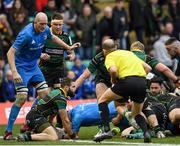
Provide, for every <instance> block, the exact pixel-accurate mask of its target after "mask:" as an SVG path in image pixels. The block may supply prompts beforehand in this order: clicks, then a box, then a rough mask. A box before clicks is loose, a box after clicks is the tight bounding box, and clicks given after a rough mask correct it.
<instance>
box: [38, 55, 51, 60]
mask: <svg viewBox="0 0 180 146" xmlns="http://www.w3.org/2000/svg"><path fill="white" fill-rule="evenodd" d="M40 58H41V59H42V60H48V59H50V55H48V54H47V53H41V57H40Z"/></svg>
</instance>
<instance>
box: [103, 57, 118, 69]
mask: <svg viewBox="0 0 180 146" xmlns="http://www.w3.org/2000/svg"><path fill="white" fill-rule="evenodd" d="M115 65H116V64H115V62H114V60H113V56H112V55H111V54H108V55H107V56H106V59H105V66H106V68H107V70H109V68H110V67H111V66H115Z"/></svg>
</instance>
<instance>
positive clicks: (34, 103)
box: [31, 98, 39, 109]
mask: <svg viewBox="0 0 180 146" xmlns="http://www.w3.org/2000/svg"><path fill="white" fill-rule="evenodd" d="M38 101H39V99H38V98H36V99H35V100H34V102H33V104H32V107H31V109H32V108H34V107H35V105H36V104H37V102H38Z"/></svg>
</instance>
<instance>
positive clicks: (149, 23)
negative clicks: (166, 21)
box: [144, 0, 162, 43]
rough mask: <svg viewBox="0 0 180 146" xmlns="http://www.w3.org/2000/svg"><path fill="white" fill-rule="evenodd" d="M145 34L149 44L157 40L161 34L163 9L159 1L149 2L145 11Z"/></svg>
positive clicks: (150, 0) (151, 0) (152, 0)
mask: <svg viewBox="0 0 180 146" xmlns="http://www.w3.org/2000/svg"><path fill="white" fill-rule="evenodd" d="M144 19H145V33H146V37H148V41H149V43H152V42H153V41H154V40H155V39H157V37H158V34H159V33H160V23H161V20H162V9H161V7H160V6H159V5H158V0H148V4H147V6H146V7H145V9H144Z"/></svg>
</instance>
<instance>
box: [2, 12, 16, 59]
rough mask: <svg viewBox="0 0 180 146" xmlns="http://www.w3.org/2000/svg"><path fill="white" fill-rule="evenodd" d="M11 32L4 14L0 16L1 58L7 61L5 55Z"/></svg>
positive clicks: (10, 39) (9, 44)
mask: <svg viewBox="0 0 180 146" xmlns="http://www.w3.org/2000/svg"><path fill="white" fill-rule="evenodd" d="M12 35H13V33H12V30H11V27H10V25H9V22H8V20H7V17H6V15H5V14H0V37H1V39H2V48H3V49H2V58H3V60H5V61H6V60H7V57H6V53H7V51H8V49H9V47H10V46H11V41H12Z"/></svg>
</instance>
